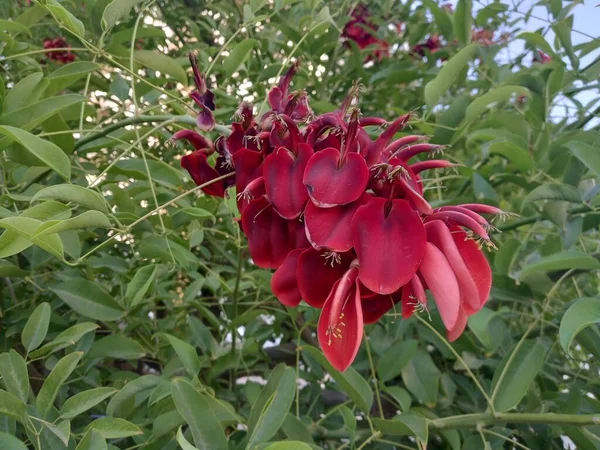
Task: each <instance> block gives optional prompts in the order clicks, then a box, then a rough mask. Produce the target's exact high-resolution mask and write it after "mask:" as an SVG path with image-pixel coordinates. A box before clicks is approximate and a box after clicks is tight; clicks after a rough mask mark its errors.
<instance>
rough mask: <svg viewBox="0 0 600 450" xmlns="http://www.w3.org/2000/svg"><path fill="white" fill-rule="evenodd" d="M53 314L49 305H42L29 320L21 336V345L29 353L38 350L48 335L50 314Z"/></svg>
mask: <svg viewBox="0 0 600 450" xmlns="http://www.w3.org/2000/svg"><path fill="white" fill-rule="evenodd" d="M51 312H52V310H51V308H50V305H49V304H48V303H40V304H39V305H38V307H37V308H35V311H33V313H32V314H31V316H29V319H27V323H26V324H25V328H23V333H22V334H21V343H22V344H23V347H25V350H27V353H29V352H30V351H32V350H35V349H36V348H38V347H39V346H40V345H41V344H42V342H44V339H45V338H46V334H47V333H48V326H49V325H50V313H51Z"/></svg>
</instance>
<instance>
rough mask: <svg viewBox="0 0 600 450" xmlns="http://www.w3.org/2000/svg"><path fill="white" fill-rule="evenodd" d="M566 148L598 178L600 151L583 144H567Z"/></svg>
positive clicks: (599, 172) (599, 173)
mask: <svg viewBox="0 0 600 450" xmlns="http://www.w3.org/2000/svg"><path fill="white" fill-rule="evenodd" d="M565 147H568V148H569V150H571V153H573V154H574V155H575V156H576V157H577V158H578V159H579V160H580V161H581V162H582V163H584V164H585V165H586V166H587V168H588V169H590V170H591V171H592V172H594V174H596V176H600V150H599V149H598V148H597V147H594V146H591V145H588V144H586V143H585V142H567V143H566V144H565Z"/></svg>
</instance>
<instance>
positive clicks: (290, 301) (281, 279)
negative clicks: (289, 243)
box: [271, 249, 303, 308]
mask: <svg viewBox="0 0 600 450" xmlns="http://www.w3.org/2000/svg"><path fill="white" fill-rule="evenodd" d="M302 252H303V250H302V249H297V250H294V251H292V252H290V253H288V255H287V256H286V257H285V260H284V261H283V264H281V266H279V268H278V269H277V270H276V271H275V273H274V274H273V278H271V290H272V291H273V294H275V297H277V299H278V300H279V301H280V302H281V303H283V304H284V305H285V306H290V307H292V308H293V307H296V306H298V303H300V300H302V297H301V296H300V291H298V283H297V282H296V267H297V266H298V257H299V256H300V253H302Z"/></svg>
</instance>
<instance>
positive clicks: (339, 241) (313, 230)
mask: <svg viewBox="0 0 600 450" xmlns="http://www.w3.org/2000/svg"><path fill="white" fill-rule="evenodd" d="M370 198H371V196H370V195H369V194H366V193H364V194H363V195H361V196H360V198H359V199H358V200H356V201H355V202H352V203H348V204H346V205H341V206H335V207H333V208H319V207H318V206H316V205H315V204H314V203H312V202H308V204H307V205H306V209H305V210H304V224H305V226H306V236H307V237H308V240H309V241H310V243H311V244H312V245H313V247H315V248H323V247H324V248H328V249H330V250H333V251H335V252H347V251H348V250H350V249H351V248H352V232H351V230H352V228H351V227H350V224H351V222H352V217H354V214H355V213H356V211H357V210H358V208H359V207H360V206H362V205H364V204H365V203H367V202H368V201H369V199H370Z"/></svg>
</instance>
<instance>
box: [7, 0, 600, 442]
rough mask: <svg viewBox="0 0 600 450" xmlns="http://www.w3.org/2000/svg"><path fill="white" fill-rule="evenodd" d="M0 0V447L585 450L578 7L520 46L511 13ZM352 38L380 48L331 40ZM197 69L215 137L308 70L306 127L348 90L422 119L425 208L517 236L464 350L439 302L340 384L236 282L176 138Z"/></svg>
mask: <svg viewBox="0 0 600 450" xmlns="http://www.w3.org/2000/svg"><path fill="white" fill-rule="evenodd" d="M5 3H7V4H8V6H6V5H3V8H2V12H1V14H2V15H3V16H2V17H0V64H1V65H2V69H3V71H2V75H1V76H0V104H1V110H0V149H1V150H2V154H1V155H2V156H1V159H0V169H1V170H0V177H1V178H0V227H1V228H2V229H3V230H4V231H3V232H2V234H1V235H0V258H1V259H0V276H1V277H2V283H1V284H0V287H1V291H0V347H1V348H0V351H1V352H2V354H0V377H1V382H0V383H1V384H0V448H10V449H15V450H17V449H22V448H35V449H38V450H41V449H43V450H46V449H65V448H68V449H78V450H86V449H87V450H91V449H93V450H97V449H109V448H110V449H121V450H124V449H137V448H139V449H148V450H149V449H177V448H182V449H185V450H188V449H194V448H198V449H205V448H212V449H222V448H231V449H244V448H257V449H272V450H275V449H307V448H328V449H333V448H340V447H341V448H359V449H361V448H377V449H392V448H419V449H421V448H425V446H427V448H428V449H452V450H458V449H465V450H468V449H480V448H486V449H488V448H492V449H500V448H517V447H518V448H530V449H540V450H546V449H552V448H556V449H560V448H565V444H564V442H565V439H570V440H571V441H572V442H574V443H575V444H576V446H577V448H581V449H593V448H598V447H599V446H600V444H599V442H600V427H599V426H598V424H599V421H600V416H599V415H598V414H597V413H598V410H599V409H600V404H599V402H598V400H597V398H598V396H599V395H600V391H599V389H598V362H597V361H598V358H600V332H599V329H598V325H597V324H598V322H599V321H600V307H599V306H598V302H599V301H600V300H599V299H598V268H599V267H600V263H599V259H600V258H599V257H598V242H599V241H598V238H599V234H598V223H599V222H600V212H599V211H598V195H597V194H598V187H597V181H598V176H599V174H600V159H599V157H598V151H599V150H598V144H600V132H599V130H598V125H597V122H596V121H595V120H594V118H595V117H596V116H597V115H598V112H599V111H600V110H599V109H598V106H597V101H598V98H599V96H598V84H597V79H598V75H599V74H600V61H599V59H598V57H597V49H598V46H599V45H600V40H599V39H598V38H595V37H591V36H588V37H587V40H586V41H584V43H581V44H574V41H575V40H574V39H573V36H574V35H575V34H578V32H577V30H574V29H573V28H572V27H573V11H574V10H576V8H577V7H578V6H577V4H578V3H579V2H567V1H561V0H552V1H543V2H541V3H542V4H543V7H544V8H545V9H546V10H547V12H548V17H549V20H546V19H543V18H542V20H544V21H545V23H546V25H545V26H543V27H542V28H541V29H540V30H538V32H535V33H533V32H522V28H523V27H524V23H525V21H526V20H528V19H529V18H530V17H531V15H532V14H533V15H535V13H532V11H528V10H525V9H519V8H523V7H522V6H521V7H519V6H510V7H508V6H506V3H504V2H489V4H487V6H484V5H481V4H479V3H478V2H476V4H473V2H471V1H466V0H465V1H463V0H460V1H459V2H458V5H457V7H456V8H455V10H456V11H455V12H453V11H452V9H451V8H449V7H446V6H444V5H442V4H441V3H438V2H435V1H432V0H426V1H423V2H418V1H411V0H409V1H407V2H405V3H404V4H401V3H400V2H392V1H389V0H388V1H386V0H380V1H376V2H368V13H369V18H368V20H366V21H364V22H360V21H357V20H355V19H356V18H354V19H351V16H350V11H351V10H353V9H354V8H355V7H356V6H357V2H350V1H347V0H344V1H342V0H333V1H330V2H321V1H319V0H305V1H298V0H274V1H264V0H262V1H261V0H251V1H236V2H221V1H202V0H184V1H181V0H165V1H156V0H112V1H110V0H83V1H80V0H77V1H75V0H63V1H57V0H39V1H33V2H29V1H26V0H20V1H13V2H5ZM365 3H366V2H365ZM350 20H352V21H353V22H354V23H356V25H355V26H356V27H366V29H367V32H368V33H373V34H375V35H376V39H374V40H373V39H372V40H370V41H372V42H375V43H376V45H375V47H373V46H372V45H366V46H364V45H363V46H362V48H361V46H359V45H357V43H356V42H353V41H351V40H348V41H343V40H342V39H341V37H340V36H341V35H342V33H343V31H344V26H345V25H346V23H347V22H349V21H350ZM365 24H366V25H365ZM398 24H401V25H402V26H400V27H399V26H398ZM473 30H479V31H478V32H477V33H473ZM480 30H484V31H486V32H485V33H483V32H481V31H480ZM489 31H495V32H496V33H497V34H496V36H498V37H499V36H500V35H501V33H504V35H503V37H502V38H501V39H500V38H495V37H494V35H493V34H492V37H491V38H490V34H489ZM550 32H552V35H553V36H554V38H552V39H551V38H550V37H549V36H550V35H549V33H550ZM347 35H348V34H347V33H346V36H347ZM482 36H483V38H482ZM434 37H435V38H434ZM58 38H62V39H58ZM433 38H434V39H433ZM472 40H473V41H476V42H473V43H472V42H471V41H472ZM45 41H46V43H45ZM367 41H369V40H367ZM381 42H385V43H387V46H385V48H383V50H382V48H381V47H379V45H380V44H381ZM433 44H435V45H433ZM62 45H67V46H68V47H61V46H62ZM417 45H419V46H420V47H417V49H418V51H417V50H415V46H417ZM513 45H524V50H523V51H521V52H518V53H517V54H515V52H514V47H511V46H513ZM411 49H412V51H411ZM507 49H510V51H508V50H507ZM191 51H193V52H196V53H197V54H198V59H199V64H200V67H201V70H202V71H203V72H204V74H205V75H206V78H207V80H208V83H209V86H210V88H211V89H212V91H213V92H214V94H215V96H216V101H217V102H218V104H219V109H218V110H216V111H215V119H216V122H217V127H216V128H215V132H213V133H208V134H206V136H208V137H211V138H213V139H214V138H215V137H216V136H217V135H218V134H219V133H222V132H224V130H223V128H222V127H221V126H219V124H222V123H227V122H228V120H229V118H230V117H231V116H232V115H233V114H234V113H235V111H236V109H237V107H238V98H239V96H242V97H244V98H245V100H247V101H249V102H252V103H254V105H255V109H256V112H264V111H265V110H266V92H267V91H268V90H269V89H270V88H271V87H272V86H273V85H275V83H276V82H277V79H278V77H279V75H281V74H282V73H283V72H284V70H285V69H286V67H287V66H289V63H291V62H292V61H294V60H295V59H297V58H300V59H301V60H302V62H301V65H300V70H299V73H298V75H297V76H296V78H295V79H294V84H293V88H294V89H306V91H307V92H308V94H309V97H310V105H311V107H312V108H313V110H314V111H315V113H324V112H328V111H332V110H334V109H336V108H337V107H338V106H339V104H340V103H341V102H342V99H343V98H344V97H345V96H346V94H347V92H348V91H349V90H350V89H351V88H352V86H353V84H354V82H355V80H357V79H361V81H362V84H363V85H364V89H363V92H361V95H360V105H361V111H362V113H363V114H364V115H365V116H371V115H376V116H379V117H384V118H386V119H387V120H390V121H391V120H393V119H395V118H396V117H398V116H400V115H402V114H406V113H408V112H411V111H413V112H414V113H415V117H414V119H412V120H411V122H410V126H411V128H412V131H411V133H412V134H422V135H430V136H432V138H431V142H432V143H435V144H449V145H451V148H449V149H448V150H447V154H446V155H447V157H449V158H450V159H451V160H452V161H453V162H456V163H459V164H460V167H458V168H457V169H456V172H455V173H447V174H443V175H439V174H438V175H435V176H434V175H431V178H428V179H426V190H427V197H428V200H429V201H430V203H431V204H432V205H434V206H442V205H443V204H458V203H473V202H476V201H477V202H485V203H488V204H493V205H496V206H498V207H500V208H502V209H503V210H505V211H512V212H518V213H519V214H520V215H521V217H519V218H511V219H510V220H509V221H506V222H504V223H497V224H496V226H497V227H498V228H499V229H500V230H501V231H503V233H502V234H495V235H494V240H495V244H496V246H497V247H498V250H496V251H493V252H488V253H487V256H488V259H489V260H490V262H491V265H492V268H493V276H494V285H493V288H492V294H491V297H490V300H489V301H488V303H487V304H486V306H485V308H483V309H482V310H481V311H480V312H479V313H478V314H476V315H474V316H472V317H470V318H469V321H468V326H467V332H465V333H464V334H463V335H462V336H461V337H460V338H459V339H458V340H457V341H456V342H454V343H452V344H449V343H448V342H447V341H446V339H445V338H444V336H443V330H444V327H443V324H442V321H441V319H440V316H439V313H438V312H437V310H436V309H435V307H434V302H430V303H429V304H430V305H432V306H431V308H430V311H423V312H422V313H420V314H415V315H414V316H413V317H412V318H410V319H409V320H402V319H401V318H400V316H399V314H396V312H395V311H394V310H392V311H390V312H389V313H388V314H387V315H386V317H384V319H382V320H381V321H380V322H378V323H377V324H374V325H370V326H368V327H367V328H366V330H365V334H366V336H368V339H366V340H364V341H363V344H362V346H361V349H360V350H359V353H358V356H357V358H356V360H355V362H354V364H353V365H352V367H350V368H349V369H348V370H346V371H345V372H338V371H336V370H335V369H334V368H333V367H332V366H331V365H330V364H329V363H328V361H327V360H326V359H325V357H324V356H323V354H322V353H321V351H320V350H318V348H316V347H318V343H317V342H316V338H315V336H316V324H317V320H318V313H319V312H318V311H316V310H314V309H312V308H308V307H306V305H304V306H303V305H302V304H301V305H300V307H299V308H297V309H292V308H287V307H285V306H283V305H281V304H280V303H279V302H278V301H277V300H276V299H275V297H274V296H273V294H272V293H271V289H270V278H271V274H270V273H269V272H268V271H266V270H262V269H259V268H257V267H256V266H255V265H253V264H252V262H251V261H250V260H249V258H248V249H247V248H246V247H245V244H244V240H243V239H242V236H241V232H240V229H239V226H238V223H237V221H236V218H237V217H238V211H237V209H236V201H235V196H234V195H232V196H231V198H225V199H215V198H214V197H209V196H205V195H202V194H201V192H200V188H198V187H197V186H194V184H193V182H192V180H191V179H190V178H189V177H188V175H187V173H186V172H185V171H183V170H182V169H181V168H180V158H181V156H182V155H183V154H185V152H186V150H184V146H183V145H181V144H169V138H170V137H171V136H172V135H173V134H174V133H175V132H176V131H179V130H181V129H192V128H194V127H195V125H196V118H195V114H196V113H195V112H194V111H193V109H192V103H191V100H190V99H189V98H188V93H189V86H191V84H192V81H191V74H192V72H191V70H190V67H189V63H188V59H187V54H188V53H189V52H191ZM373 51H377V52H378V53H376V54H375V55H376V57H371V56H372V53H371V52H373ZM538 51H541V52H543V55H544V57H542V56H540V53H538ZM52 52H61V53H60V54H59V56H58V57H57V56H56V55H55V56H54V57H51V56H50V55H51V54H52ZM71 55H74V56H71ZM507 55H509V56H510V57H509V58H507ZM441 181H443V182H444V186H445V187H446V191H445V192H444V196H443V199H444V200H443V201H444V203H442V200H441V199H442V196H441V195H440V194H441V187H440V182H441ZM563 316H564V320H562V319H563ZM594 414H596V415H594Z"/></svg>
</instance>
